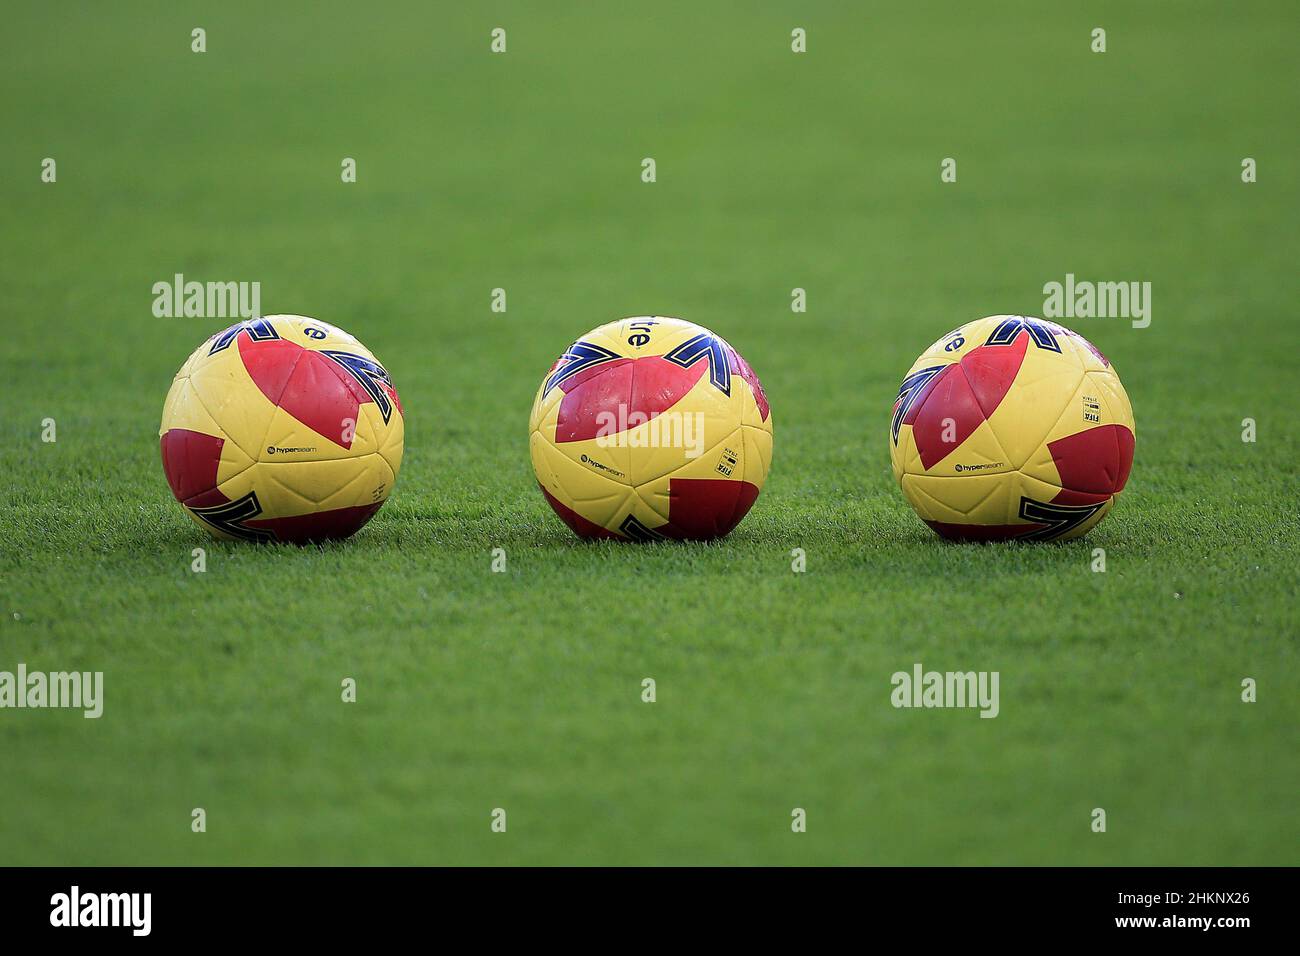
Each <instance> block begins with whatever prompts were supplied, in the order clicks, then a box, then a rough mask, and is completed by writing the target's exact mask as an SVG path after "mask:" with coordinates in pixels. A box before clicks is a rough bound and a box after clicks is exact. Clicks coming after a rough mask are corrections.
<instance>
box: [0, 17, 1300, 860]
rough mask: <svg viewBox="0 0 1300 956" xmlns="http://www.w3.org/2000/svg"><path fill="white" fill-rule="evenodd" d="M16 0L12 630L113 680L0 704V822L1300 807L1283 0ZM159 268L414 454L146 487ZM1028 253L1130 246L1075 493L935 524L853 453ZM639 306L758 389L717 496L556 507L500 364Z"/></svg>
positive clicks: (960, 830) (117, 836)
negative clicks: (764, 430)
mask: <svg viewBox="0 0 1300 956" xmlns="http://www.w3.org/2000/svg"><path fill="white" fill-rule="evenodd" d="M3 18H4V29H3V31H0V84H2V85H3V90H4V97H3V105H0V113H2V115H3V118H4V127H5V131H6V136H5V137H4V146H3V148H2V149H0V207H2V208H3V210H4V215H3V220H4V223H3V230H2V232H0V290H2V292H3V295H2V298H0V301H2V308H3V335H0V361H2V362H3V377H4V390H3V395H4V404H3V415H2V417H0V472H2V473H3V475H4V489H3V495H4V497H3V509H2V510H0V541H3V545H0V611H2V612H3V623H2V624H0V670H9V671H12V670H14V668H15V667H16V666H17V664H19V663H20V662H22V663H25V664H26V665H27V666H28V667H29V668H31V669H45V670H71V669H78V670H91V671H103V672H104V675H105V676H104V682H105V702H104V715H103V717H102V718H101V719H99V720H85V719H83V718H82V716H81V714H80V713H77V712H71V711H66V710H43V711H34V710H22V711H19V710H9V709H6V710H0V755H2V757H3V772H0V863H10V864H51V863H54V864H145V863H166V864H214V863H215V864H236V863H251V864H266V863H308V864H316V863H366V864H374V863H401V864H417V863H433V864H442V863H448V864H474V863H495V864H506V863H510V864H553V863H560V864H666V863H690V864H702V863H725V864H799V863H817V864H859V863H860V864H935V863H960V864H983V863H1003V864H1008V863H1010V864H1049V863H1066V864H1087V865H1092V864H1292V865H1294V864H1296V863H1297V862H1300V857H1298V856H1297V851H1296V847H1297V846H1300V816H1297V814H1296V812H1295V799H1296V794H1297V792H1298V791H1300V768H1298V766H1297V732H1296V728H1297V726H1300V679H1298V678H1297V664H1300V655H1298V654H1297V633H1298V628H1297V614H1296V594H1297V579H1298V574H1297V561H1298V558H1300V555H1298V551H1300V549H1298V548H1297V530H1298V529H1297V523H1298V522H1297V500H1298V499H1300V486H1298V483H1297V478H1296V463H1297V451H1298V449H1297V426H1296V418H1295V415H1296V411H1295V399H1296V382H1297V374H1296V346H1297V333H1296V321H1297V316H1296V303H1297V301H1300V282H1298V280H1297V270H1296V265H1295V264H1296V261H1297V254H1298V253H1300V248H1298V247H1300V241H1298V240H1297V230H1296V225H1295V210H1296V209H1297V208H1300V186H1298V177H1300V128H1298V127H1297V126H1296V123H1295V117H1296V116H1297V115H1298V114H1300V88H1298V87H1297V86H1296V84H1295V73H1294V64H1295V58H1296V38H1295V36H1296V35H1295V19H1294V11H1293V10H1292V9H1291V5H1290V4H1288V3H1284V2H1280V0H1279V2H1276V3H1266V2H1242V3H1234V4H1231V5H1223V4H1216V3H1210V2H1197V3H1177V4H1175V3H1152V4H1142V5H1140V6H1135V5H1133V4H1129V3H1119V2H1106V3H1099V4H1094V5H1088V7H1087V8H1086V9H1085V8H1084V6H1083V5H1075V4H1071V5H1055V4H1051V5H1048V4H1029V3H1014V4H1013V3H993V4H987V5H983V4H981V5H976V4H955V3H954V4H939V3H902V2H899V3H889V4H871V5H857V4H847V3H845V4H835V3H829V2H826V3H817V2H810V3H804V4H739V3H735V4H730V3H729V4H712V3H710V4H703V5H702V4H698V3H687V2H673V3H653V4H644V5H635V6H634V5H630V4H626V5H624V4H578V3H575V4H553V3H546V4H527V3H508V2H501V3H492V4H482V5H479V4H468V5H464V4H426V3H410V4H407V5H388V4H385V5H379V6H375V7H370V6H367V5H365V4H351V3H334V4H326V5H315V4H313V5H301V6H297V5H295V7H293V8H292V9H291V10H286V11H280V12H277V11H275V10H274V9H271V8H268V7H267V6H266V5H264V4H254V3H239V4H224V5H220V6H217V7H214V6H211V5H208V4H198V3H179V4H171V5H167V6H165V7H154V6H150V5H146V4H103V5H91V6H88V7H79V8H78V9H77V11H76V13H75V14H74V13H72V12H70V11H65V12H62V13H56V12H55V9H54V8H51V7H49V6H48V5H45V4H37V3H21V4H9V5H6V8H5V12H4V14H3ZM195 27H202V28H204V29H205V30H206V31H207V52H205V53H202V54H199V53H193V52H191V49H190V45H191V30H192V29H193V28H195ZM494 27H503V28H505V29H506V31H507V38H508V39H507V52H506V53H505V54H503V55H494V54H492V53H491V52H490V50H489V43H490V31H491V30H492V29H493V28H494ZM795 27H803V28H804V29H806V30H807V37H808V41H807V42H808V52H807V53H804V54H796V53H793V52H792V51H791V49H790V42H791V40H790V35H791V30H792V29H793V28H795ZM1094 27H1103V28H1105V29H1106V31H1107V50H1106V52H1105V53H1094V52H1092V51H1091V49H1090V47H1091V42H1092V41H1091V39H1090V35H1091V31H1092V30H1093V28H1094ZM46 157H51V158H54V159H55V160H56V162H57V182H55V183H43V182H42V181H41V163H42V160H43V159H45V158H46ZM344 157H353V158H355V159H356V161H357V169H358V181H357V182H356V183H355V184H344V183H342V182H341V181H340V163H341V161H342V159H343V158H344ZM645 157H653V158H654V159H655V160H656V164H657V182H655V183H653V184H647V183H643V182H642V181H641V175H640V174H641V161H642V159H643V158H645ZM945 157H952V158H955V159H956V160H957V164H958V165H957V172H958V178H957V182H955V183H942V182H940V175H939V174H940V163H941V161H942V160H943V159H944V158H945ZM1246 157H1251V158H1253V159H1255V160H1256V162H1257V164H1258V181H1257V182H1255V183H1244V182H1242V176H1241V172H1242V166H1241V164H1242V160H1243V159H1244V158H1246ZM177 272H181V273H184V274H185V275H186V277H187V278H194V279H199V280H201V281H202V280H247V281H253V280H257V281H260V282H261V283H262V308H263V310H264V311H266V312H299V313H304V314H309V315H314V316H317V317H319V318H321V319H324V320H326V321H329V322H334V323H336V324H338V325H340V326H342V327H343V328H345V329H348V330H349V331H351V332H353V333H354V334H356V335H357V336H358V337H360V338H361V340H362V341H363V342H365V343H366V344H367V345H368V346H369V347H370V348H372V349H373V350H374V351H375V352H376V354H377V355H378V356H379V357H380V359H381V360H383V361H384V362H385V363H386V364H387V366H388V368H389V369H390V371H391V372H392V374H393V376H394V379H395V381H396V383H397V386H398V388H399V389H400V391H401V395H402V398H403V402H404V404H405V406H406V410H407V426H406V427H407V432H406V435H407V451H406V457H405V460H404V463H403V466H402V472H401V476H400V479H399V481H398V485H397V488H396V491H395V493H394V496H393V497H392V498H391V499H390V501H389V502H388V504H387V505H386V506H385V507H384V509H383V510H382V511H381V512H380V513H379V515H378V517H377V518H376V519H375V520H374V521H373V522H372V523H371V524H370V525H369V526H368V527H367V528H365V530H364V531H362V532H361V533H360V534H359V535H358V536H357V537H355V538H354V539H353V540H350V541H347V542H343V543H339V544H335V545H331V546H327V547H322V548H306V549H299V548H294V547H250V546H243V545H230V544H221V543H217V542H215V541H212V540H209V539H208V538H207V537H206V536H205V535H204V534H203V533H202V532H201V531H200V530H199V529H197V528H196V527H195V526H194V525H192V524H191V523H190V521H189V520H188V519H187V518H186V517H185V516H184V514H183V513H182V511H181V509H180V507H179V506H178V505H177V504H176V502H175V501H173V500H172V498H171V496H170V494H169V492H168V489H167V486H166V483H165V481H164V479H163V475H162V469H161V466H160V463H159V455H158V446H157V426H158V420H159V415H160V410H161V406H162V400H163V397H164V395H165V393H166V391H167V386H168V384H169V382H170V381H171V377H172V375H173V373H174V372H175V370H176V368H177V367H178V366H179V365H180V363H181V362H182V360H183V359H184V358H185V356H186V355H188V354H189V352H190V351H191V350H192V349H193V348H194V347H195V346H196V345H197V344H198V343H199V342H200V341H201V340H202V339H203V338H204V337H206V336H207V335H208V334H210V333H211V332H213V331H215V330H216V329H218V328H221V327H223V326H224V325H226V324H229V323H228V322H225V321H222V320H221V319H211V320H199V319H183V318H181V319H157V318H155V317H154V316H153V315H152V313H151V302H152V294H151V291H150V289H151V286H152V284H153V283H154V282H156V281H160V280H168V279H170V277H171V276H172V275H173V273H177ZM1067 272H1068V273H1074V274H1076V275H1077V276H1079V277H1080V278H1088V279H1113V280H1130V279H1131V280H1143V281H1150V282H1151V283H1152V288H1153V292H1152V322H1151V325H1150V326H1149V327H1148V328H1144V329H1135V328H1133V327H1132V326H1131V324H1130V323H1129V322H1128V321H1126V320H1123V319H1084V320H1079V321H1076V322H1073V323H1068V324H1072V325H1073V326H1075V327H1076V329H1077V331H1079V332H1080V333H1082V334H1083V335H1085V336H1087V337H1088V338H1090V339H1091V340H1092V341H1094V342H1095V343H1096V344H1097V345H1098V346H1099V347H1100V348H1101V349H1102V350H1103V351H1104V352H1106V353H1107V355H1108V356H1109V357H1110V358H1111V360H1112V361H1113V362H1114V364H1115V366H1116V368H1117V369H1118V371H1119V373H1120V375H1121V377H1122V379H1123V381H1124V383H1125V385H1126V387H1127V389H1128V392H1129V394H1130V396H1131V398H1132V401H1133V407H1134V412H1135V416H1136V420H1137V427H1138V434H1137V456H1136V462H1135V465H1134V468H1133V474H1132V480H1131V481H1130V483H1129V486H1128V489H1127V491H1126V492H1125V494H1124V495H1123V496H1122V497H1121V499H1120V501H1119V503H1118V506H1117V508H1116V510H1115V511H1114V513H1113V514H1112V515H1111V516H1110V517H1109V518H1107V519H1106V521H1105V522H1104V523H1103V524H1102V525H1101V527H1100V528H1099V529H1097V530H1096V531H1095V532H1094V533H1093V534H1091V535H1090V536H1089V537H1088V538H1086V539H1084V540H1083V541H1079V542H1073V543H1069V544H1064V545H1047V546H1038V547H1027V546H985V547H981V546H953V545H945V544H943V543H941V542H940V541H939V540H938V539H937V538H935V537H934V536H933V535H932V534H931V532H930V531H929V530H928V529H927V528H925V527H924V526H923V525H922V524H921V523H920V522H919V521H918V520H917V518H916V517H915V516H914V515H913V513H912V512H911V510H910V509H909V508H908V506H907V504H906V502H905V501H904V500H903V498H902V496H901V494H900V493H899V491H898V489H897V488H896V487H895V485H894V482H893V479H892V476H891V474H890V470H889V459H888V451H887V446H886V432H887V423H888V418H889V410H890V405H891V403H892V400H893V398H894V395H895V392H896V390H897V387H898V383H899V380H900V379H901V377H902V375H903V373H904V372H905V371H906V370H907V368H908V365H909V363H910V362H911V361H912V360H913V358H914V357H915V356H916V355H917V354H918V353H919V352H920V351H921V349H922V348H924V347H925V346H926V345H927V344H929V343H930V342H931V341H933V340H934V339H935V338H937V337H938V336H939V335H941V334H942V333H944V332H946V331H947V330H949V329H951V328H953V327H955V326H957V325H959V324H961V323H962V322H965V321H967V320H969V319H972V318H977V317H979V316H982V315H987V314H992V313H998V312H1021V313H1029V314H1039V313H1041V311H1042V305H1043V292H1042V286H1043V285H1044V283H1046V282H1050V281H1053V280H1057V281H1059V280H1063V278H1064V276H1065V274H1066V273H1067ZM498 287H500V288H504V289H506V290H507V302H508V311H507V312H506V313H505V314H497V313H493V312H491V311H490V309H489V303H490V294H491V290H492V289H494V288H498ZM796 287H798V288H803V289H806V290H807V302H808V308H807V312H805V313H795V312H792V310H791V307H790V305H791V298H790V297H791V290H792V289H794V288H796ZM646 313H659V314H668V315H679V316H682V317H685V318H687V319H691V320H693V321H696V322H699V323H701V324H703V325H707V326H709V327H711V328H713V329H714V330H716V331H717V332H718V333H719V334H721V335H723V336H725V337H726V338H727V339H728V340H730V341H731V342H732V343H733V344H734V345H735V346H736V347H737V348H738V349H739V350H740V351H741V352H742V353H743V354H744V355H745V357H746V358H747V359H748V360H749V361H750V362H751V364H752V365H753V366H754V368H755V370H756V371H757V372H758V374H759V375H760V376H761V377H762V379H763V382H764V384H765V386H766V388H767V391H768V394H769V396H770V398H771V401H772V406H773V411H774V416H775V430H776V442H775V458H774V465H773V469H772V473H771V476H770V478H769V480H768V482H767V485H766V487H765V489H764V490H763V493H762V496H761V497H760V498H759V501H758V504H757V505H756V506H755V508H754V510H753V511H752V512H751V513H750V515H749V517H748V518H747V519H746V520H745V522H744V523H743V524H742V525H741V526H740V527H739V528H738V529H737V530H736V531H735V532H734V533H733V534H732V535H731V536H730V537H729V538H728V539H725V540H723V541H720V542H716V543H712V544H707V545H685V546H682V545H671V546H660V545H653V546H644V547H637V546H611V545H609V544H608V543H606V544H595V545H593V544H586V543H582V542H580V541H578V540H577V539H576V538H574V537H573V536H572V535H571V534H570V532H569V531H568V529H566V528H565V527H564V526H563V525H562V524H561V523H560V522H559V521H558V520H557V519H556V517H555V516H554V515H553V514H552V513H551V512H550V510H549V508H548V507H547V506H546V504H545V503H544V501H543V500H542V497H541V495H540V493H539V492H538V490H537V488H536V484H535V482H534V479H533V476H532V470H531V467H530V465H529V461H528V454H527V439H526V422H527V415H528V408H529V404H530V402H531V401H532V397H533V393H534V391H535V389H536V387H537V384H538V382H539V381H540V379H541V376H542V374H543V373H544V371H545V370H546V369H547V368H548V367H549V366H550V364H551V362H552V361H553V360H554V359H555V357H556V356H557V355H558V354H559V352H560V351H561V350H562V349H563V348H564V347H565V346H566V345H567V344H568V343H569V342H570V341H572V340H573V338H574V337H575V336H577V335H578V334H580V333H582V332H584V331H586V330H587V329H589V328H591V327H594V326H596V325H599V324H601V323H603V322H606V321H609V320H611V319H615V318H618V317H621V316H624V315H631V314H646ZM46 418H52V419H54V420H55V422H56V428H57V441H55V442H53V443H47V442H44V441H42V437H41V434H42V421H43V420H44V419H46ZM1246 418H1251V419H1254V421H1255V422H1256V427H1257V441H1255V442H1253V443H1250V442H1244V441H1243V440H1242V429H1243V425H1242V422H1243V419H1246ZM195 547H204V548H206V549H207V571H206V572H205V573H201V574H198V573H193V572H191V570H190V564H191V550H192V549H193V548H195ZM494 548H502V549H504V550H505V552H506V555H507V570H506V572H505V573H492V572H491V571H490V562H491V552H492V549H494ZM795 548H803V549H804V550H805V552H806V554H807V571H806V572H805V573H802V574H797V573H793V572H792V571H791V556H790V555H791V551H792V549H795ZM1094 548H1104V549H1105V552H1106V568H1107V569H1106V571H1105V573H1096V572H1094V571H1093V570H1092V568H1091V564H1092V553H1093V549H1094ZM916 662H921V663H923V664H924V665H925V667H926V668H933V669H938V670H996V671H998V672H999V673H1000V675H1001V713H1000V715H999V716H998V717H997V718H996V719H993V720H981V719H978V717H977V716H976V714H975V712H973V711H970V710H896V709H894V708H893V707H891V706H890V702H889V694H890V690H891V686H890V675H891V674H892V673H893V672H895V671H897V670H910V668H911V667H912V665H913V664H914V663H916ZM345 677H352V678H354V679H355V680H356V682H357V687H358V691H357V694H358V699H357V702H356V703H353V704H345V703H343V702H341V700H340V682H341V681H342V679H343V678H345ZM646 677H651V678H654V679H655V681H656V682H657V701H656V702H654V703H653V704H648V703H643V702H642V701H641V681H642V680H643V678H646ZM1246 678H1252V679H1254V680H1255V681H1256V682H1257V688H1258V700H1257V701H1256V702H1254V703H1246V702H1243V701H1242V699H1241V695H1242V681H1243V680H1244V679H1246ZM196 807H202V808H204V809H205V811H206V814H207V831H206V832H205V833H201V834H200V833H194V832H191V811H192V810H193V809H194V808H196ZM498 807H500V808H504V809H505V810H506V811H507V814H508V817H507V819H508V829H507V831H506V832H505V833H504V834H502V833H493V832H492V830H491V827H490V823H491V817H490V815H491V813H492V811H493V809H494V808H498ZM796 807H801V808H804V809H805V810H806V812H807V821H808V823H807V832H806V833H803V834H797V833H793V832H792V831H791V811H792V809H793V808H796ZM1098 807H1100V808H1104V809H1105V811H1106V813H1107V830H1106V832H1105V833H1094V832H1092V827H1091V820H1092V817H1091V814H1092V811H1093V809H1094V808H1098Z"/></svg>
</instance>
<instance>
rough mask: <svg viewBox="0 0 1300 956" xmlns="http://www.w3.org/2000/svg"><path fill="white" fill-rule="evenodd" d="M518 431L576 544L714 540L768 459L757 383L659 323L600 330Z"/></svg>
mask: <svg viewBox="0 0 1300 956" xmlns="http://www.w3.org/2000/svg"><path fill="white" fill-rule="evenodd" d="M528 430H529V443H530V448H531V453H532V459H533V471H534V472H535V473H536V475H537V481H538V484H540V485H541V488H542V494H543V495H545V496H546V500H547V501H548V502H549V503H550V505H551V507H552V508H554V509H555V513H556V514H558V515H559V516H560V517H561V518H562V519H563V520H564V523H565V524H567V525H568V526H569V527H570V528H572V529H573V531H574V532H575V533H576V534H577V535H578V536H579V537H582V538H621V539H632V540H634V541H652V540H659V539H662V538H689V539H708V538H719V537H722V536H723V535H725V534H727V533H728V532H729V531H731V529H732V528H734V527H735V526H736V525H738V524H739V523H740V520H741V519H742V518H744V517H745V514H746V512H748V511H749V509H750V506H751V505H753V504H754V500H755V499H756V498H757V497H758V492H759V490H760V489H761V488H762V487H763V482H764V480H765V479H766V478H767V469H768V466H769V465H770V464H771V462H772V414H771V410H770V409H769V408H768V404H767V396H766V395H765V394H764V393H763V386H762V385H761V384H759V381H758V376H757V375H755V374H754V372H753V370H752V369H751V368H750V367H749V365H748V364H747V363H746V362H745V360H744V359H743V358H741V357H740V354H739V353H738V352H737V351H736V350H735V349H733V348H732V347H731V346H730V345H728V344H727V343H726V342H725V341H723V340H722V339H721V338H720V337H719V336H717V335H714V334H713V333H712V332H710V331H709V330H708V329H705V328H702V327H700V326H698V325H692V324H691V323H690V322H684V321H682V320H681V319H671V318H666V317H663V316H638V317H635V318H628V319H622V320H620V321H618V322H611V323H609V324H608V325H602V326H601V327H600V328H598V329H593V330H592V331H590V332H588V333H587V334H586V335H584V336H583V337H582V338H580V339H578V341H576V342H574V343H573V345H571V346H569V348H568V350H567V351H565V353H564V354H563V355H561V356H560V357H559V359H558V360H557V361H556V362H555V364H554V365H553V366H551V370H550V371H549V372H547V373H546V376H545V378H543V379H542V384H541V387H540V388H539V389H538V390H537V398H536V400H535V401H534V402H533V412H532V417H531V419H530V421H529V425H528Z"/></svg>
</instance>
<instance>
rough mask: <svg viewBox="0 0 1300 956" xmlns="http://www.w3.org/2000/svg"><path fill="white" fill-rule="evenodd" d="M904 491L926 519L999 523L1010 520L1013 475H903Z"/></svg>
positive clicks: (1005, 523)
mask: <svg viewBox="0 0 1300 956" xmlns="http://www.w3.org/2000/svg"><path fill="white" fill-rule="evenodd" d="M902 488H903V494H904V495H905V496H906V497H907V500H908V501H909V502H911V504H912V507H913V508H915V509H916V513H917V514H919V515H920V516H921V517H922V518H923V519H924V520H926V521H938V522H943V523H946V524H972V525H992V526H1001V525H1007V524H1011V523H1013V519H1012V517H1011V515H1012V513H1013V512H1012V495H1013V493H1014V491H1015V489H1016V476H1015V474H1014V473H1011V474H1000V475H979V474H975V475H956V476H952V477H940V476H936V475H904V476H903V480H902Z"/></svg>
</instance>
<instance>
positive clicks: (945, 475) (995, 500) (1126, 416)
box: [889, 315, 1134, 541]
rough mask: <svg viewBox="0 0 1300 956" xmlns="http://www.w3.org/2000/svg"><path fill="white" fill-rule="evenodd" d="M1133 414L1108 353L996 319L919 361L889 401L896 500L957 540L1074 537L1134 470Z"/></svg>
mask: <svg viewBox="0 0 1300 956" xmlns="http://www.w3.org/2000/svg"><path fill="white" fill-rule="evenodd" d="M1133 443H1134V426H1133V410H1132V408H1131V407H1130V406H1129V401H1128V395H1126V394H1125V393H1124V386H1123V385H1121V384H1120V382H1119V376H1118V375H1116V374H1115V370H1114V369H1113V368H1111V366H1110V362H1108V361H1107V360H1106V356H1104V355H1102V354H1101V352H1099V351H1097V349H1096V348H1095V347H1094V346H1093V345H1092V344H1091V343H1090V342H1088V341H1087V340H1086V339H1084V338H1083V336H1081V335H1078V334H1076V333H1074V332H1071V331H1070V330H1069V329H1067V328H1063V327H1062V326H1059V325H1057V324H1056V323H1054V322H1047V321H1044V320H1042V319H1034V318H1029V317H1028V316H1023V315H994V316H990V317H988V318H986V319H979V320H977V321H975V322H971V323H969V324H967V325H963V326H962V327H961V328H959V329H955V330H953V331H952V332H949V333H948V334H947V335H945V336H944V337H943V338H941V339H939V341H937V342H935V343H934V344H933V345H931V346H930V347H929V348H928V349H926V350H925V352H924V353H922V355H921V357H920V358H918V359H917V360H916V362H915V363H913V365H912V369H911V371H909V372H908V373H907V377H906V378H904V379H903V384H902V386H901V387H900V388H899V390H898V398H897V399H896V400H895V402H894V415H893V421H892V423H891V427H890V435H889V452H890V457H891V459H892V461H893V465H894V476H895V477H896V478H897V479H898V482H899V484H900V485H901V486H902V489H903V495H904V496H905V497H906V498H907V500H908V502H910V503H911V505H912V507H913V508H914V509H916V513H917V514H918V515H920V516H921V519H922V520H923V521H925V523H926V524H928V525H929V526H930V527H931V528H933V529H934V530H935V531H937V532H938V533H939V534H940V535H942V536H943V537H945V538H951V539H953V540H958V541H1001V540H1005V539H1009V538H1018V539H1025V540H1032V541H1050V540H1057V539H1065V538H1076V537H1078V536H1079V535H1082V534H1085V533H1086V532H1088V531H1089V530H1091V529H1092V528H1094V527H1096V525H1097V524H1098V523H1099V522H1100V521H1101V519H1102V518H1104V517H1105V516H1106V514H1107V512H1109V511H1110V509H1111V507H1112V506H1113V505H1114V503H1115V497H1116V495H1118V494H1119V493H1120V491H1122V490H1123V488H1124V483H1125V482H1126V481H1127V480H1128V474H1129V468H1130V467H1131V466H1132V464H1133Z"/></svg>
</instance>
